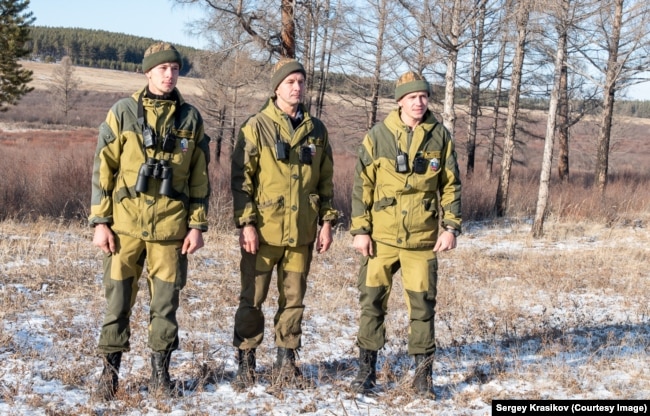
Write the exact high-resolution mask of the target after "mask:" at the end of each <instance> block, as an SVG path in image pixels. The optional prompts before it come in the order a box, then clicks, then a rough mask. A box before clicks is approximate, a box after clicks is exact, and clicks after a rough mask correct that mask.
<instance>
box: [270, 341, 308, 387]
mask: <svg viewBox="0 0 650 416" xmlns="http://www.w3.org/2000/svg"><path fill="white" fill-rule="evenodd" d="M273 380H274V382H275V383H278V384H279V386H291V387H297V388H303V387H304V380H303V379H302V372H301V371H300V368H298V366H297V365H296V350H294V349H291V348H283V347H278V353H277V356H276V358H275V363H273Z"/></svg>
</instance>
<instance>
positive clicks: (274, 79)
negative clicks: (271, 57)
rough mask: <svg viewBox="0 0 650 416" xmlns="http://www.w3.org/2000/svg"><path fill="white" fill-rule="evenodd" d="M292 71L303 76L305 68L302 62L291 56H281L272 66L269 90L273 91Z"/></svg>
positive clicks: (305, 74)
mask: <svg viewBox="0 0 650 416" xmlns="http://www.w3.org/2000/svg"><path fill="white" fill-rule="evenodd" d="M294 72H300V73H302V75H303V76H307V73H306V72H305V68H304V67H303V66H302V64H301V63H300V62H298V61H296V60H295V59H292V58H282V59H280V60H279V61H278V62H277V63H276V64H275V66H274V67H273V75H272V76H271V92H273V93H275V90H277V89H278V85H280V83H281V82H282V81H283V80H284V79H285V78H286V77H288V76H289V74H293V73H294Z"/></svg>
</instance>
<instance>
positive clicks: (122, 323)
mask: <svg viewBox="0 0 650 416" xmlns="http://www.w3.org/2000/svg"><path fill="white" fill-rule="evenodd" d="M115 239H116V252H115V253H113V254H107V255H105V256H104V278H103V281H104V290H105V297H106V314H105V315H104V323H103V324H102V329H101V333H100V335H99V343H98V351H99V353H100V354H108V353H112V352H119V351H129V349H130V344H129V338H130V337H131V327H130V318H131V310H132V308H133V305H134V304H135V300H136V295H137V293H138V280H139V278H140V276H141V275H142V271H143V270H144V267H145V260H146V268H147V283H148V289H149V339H148V345H149V347H150V348H151V350H153V351H158V352H166V351H172V350H175V349H177V348H178V322H177V321H176V311H177V310H178V305H179V294H180V291H181V289H182V288H183V287H184V286H185V283H186V281H187V256H186V255H182V254H181V247H182V244H183V242H182V241H181V240H174V241H143V240H140V239H138V238H133V237H129V236H126V235H119V234H116V236H115Z"/></svg>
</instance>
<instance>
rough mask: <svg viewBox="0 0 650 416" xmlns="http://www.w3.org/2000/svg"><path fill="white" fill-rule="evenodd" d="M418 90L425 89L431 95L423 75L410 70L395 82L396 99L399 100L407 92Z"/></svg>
mask: <svg viewBox="0 0 650 416" xmlns="http://www.w3.org/2000/svg"><path fill="white" fill-rule="evenodd" d="M416 91H425V92H426V93H427V95H431V90H430V88H429V83H428V82H427V80H426V79H424V77H423V76H422V75H420V74H416V73H415V72H411V71H409V72H407V73H405V74H403V75H402V76H401V77H399V79H398V80H397V82H396V83H395V101H399V100H401V99H402V97H404V96H405V95H406V94H410V93H412V92H416Z"/></svg>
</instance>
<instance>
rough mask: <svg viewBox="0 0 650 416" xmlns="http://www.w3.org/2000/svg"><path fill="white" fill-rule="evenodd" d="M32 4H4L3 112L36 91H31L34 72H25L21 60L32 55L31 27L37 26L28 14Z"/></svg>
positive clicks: (15, 0)
mask: <svg viewBox="0 0 650 416" xmlns="http://www.w3.org/2000/svg"><path fill="white" fill-rule="evenodd" d="M28 6H29V0H0V51H1V52H0V111H7V109H8V105H15V104H16V103H17V102H18V100H19V99H20V98H21V97H22V96H23V95H25V94H27V93H28V92H30V91H31V90H32V89H33V88H31V87H28V85H27V84H28V83H29V82H30V81H31V80H32V71H28V70H26V69H24V68H23V67H22V66H21V65H20V64H19V63H18V59H19V58H22V57H23V56H26V55H28V54H29V52H30V51H29V50H27V49H25V43H26V42H27V41H28V40H29V25H30V24H31V23H33V22H34V20H35V19H34V18H33V17H32V13H31V12H25V10H26V9H27V7H28Z"/></svg>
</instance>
